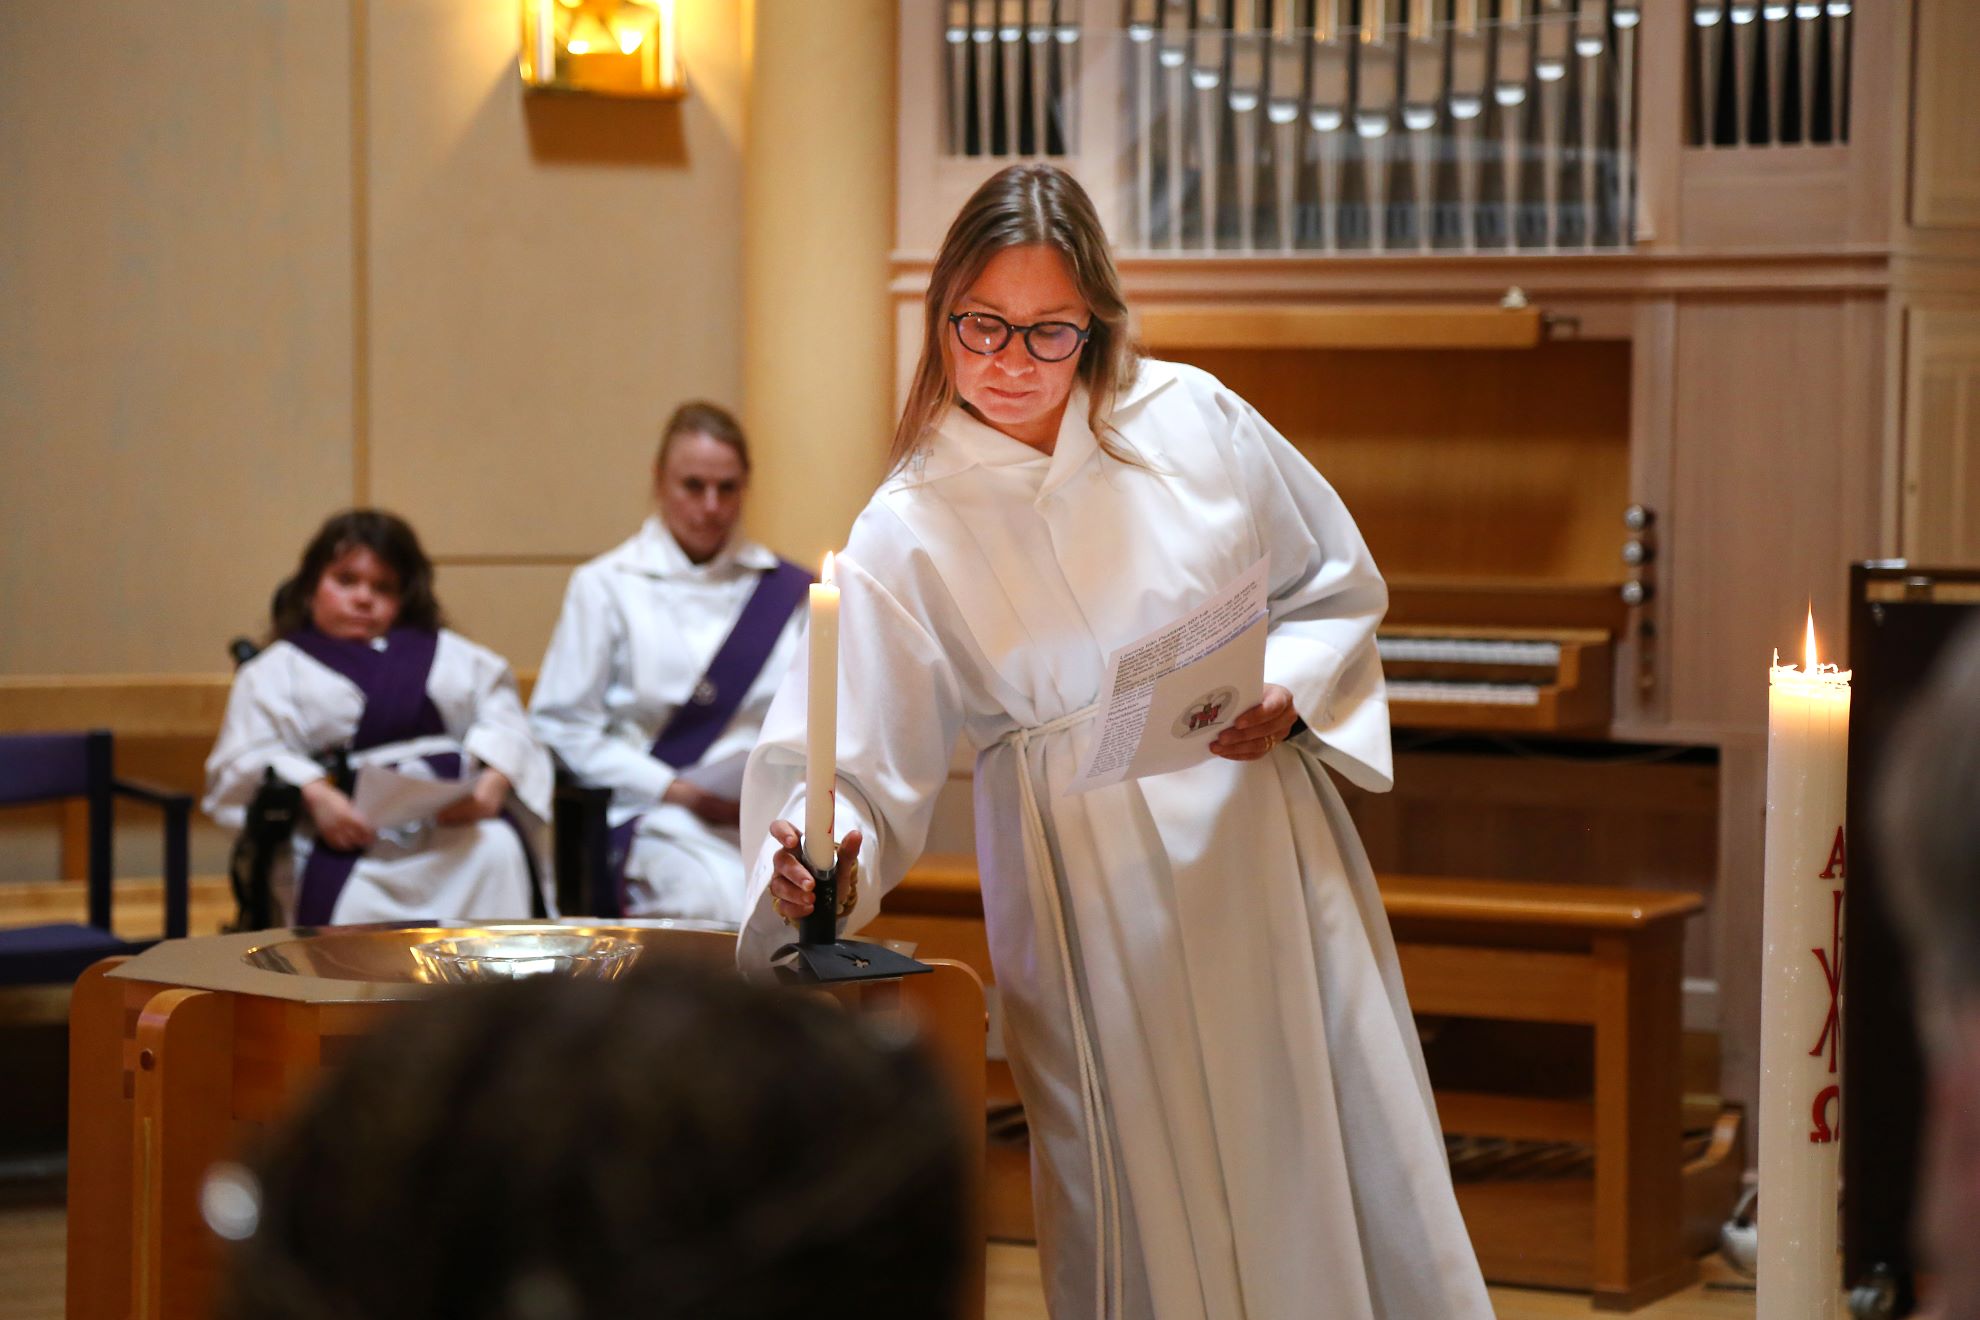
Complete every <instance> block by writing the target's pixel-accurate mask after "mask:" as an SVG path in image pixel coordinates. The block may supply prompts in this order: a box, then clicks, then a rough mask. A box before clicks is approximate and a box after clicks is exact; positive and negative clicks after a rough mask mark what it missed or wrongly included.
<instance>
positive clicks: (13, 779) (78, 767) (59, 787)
mask: <svg viewBox="0 0 1980 1320" xmlns="http://www.w3.org/2000/svg"><path fill="white" fill-rule="evenodd" d="M88 792H89V735H88V734H86V733H16V734H8V735H6V736H5V737H0V802H45V801H47V800H48V799H50V798H63V797H81V796H83V795H84V794H86V793H88Z"/></svg>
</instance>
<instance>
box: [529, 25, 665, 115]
mask: <svg viewBox="0 0 1980 1320" xmlns="http://www.w3.org/2000/svg"><path fill="white" fill-rule="evenodd" d="M675 3H676V0H522V59H521V61H520V62H521V66H522V80H523V86H524V87H526V88H528V89H529V90H531V91H549V92H582V93H587V94H590V95H593V96H638V97H652V98H659V99H665V100H672V99H676V98H679V97H682V96H685V95H687V81H686V79H685V78H684V77H683V76H682V73H681V44H680V31H679V27H678V25H677V23H676V21H675V13H674V9H675Z"/></svg>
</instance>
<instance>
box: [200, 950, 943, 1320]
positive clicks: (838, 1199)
mask: <svg viewBox="0 0 1980 1320" xmlns="http://www.w3.org/2000/svg"><path fill="white" fill-rule="evenodd" d="M963 1149H964V1148H963V1142H962V1138H961V1134H960V1130H959V1128H958V1126H957V1123H956V1116H955V1111H954V1109H953V1106H952V1103H951V1101H950V1099H949V1097H948V1095H947V1093H946V1092H945V1091H944V1090H943V1088H942V1086H941V1083H940V1081H939V1079H938V1078H937V1076H936V1074H935V1073H934V1071H933V1068H932V1067H931V1065H930V1064H929V1062H928V1061H927V1059H926V1058H925V1057H924V1056H923V1055H922V1053H921V1052H920V1050H919V1049H918V1048H915V1047H913V1046H911V1045H910V1044H908V1043H907V1042H905V1041H902V1040H897V1039H887V1038H882V1037H880V1036H878V1035H876V1034H875V1033H874V1031H873V1030H872V1029H870V1028H869V1027H868V1026H866V1025H864V1024H863V1023H862V1022H861V1021H860V1020H859V1019H857V1018H856V1017H854V1016H852V1015H851V1014H849V1013H847V1012H845V1011H843V1010H841V1009H840V1008H839V1007H838V1006H837V1005H835V1004H834V1003H832V1002H830V1001H826V1000H820V999H818V998H815V997H812V996H808V995H802V994H798V993H793V992H788V991H784V992H780V991H777V990H773V989H768V988H763V987H758V986H752V985H748V984H745V983H744V982H743V981H742V980H741V979H740V978H738V977H736V976H735V975H734V973H732V972H730V973H727V974H724V973H723V972H721V971H717V970H709V969H702V968H698V967H693V966H687V965H682V964H678V963H675V964H668V963H662V964H660V965H658V966H653V967H646V966H642V967H641V968H640V969H639V970H638V971H636V972H634V973H633V974H631V975H629V976H627V977H625V978H624V979H622V980H619V981H616V982H596V981H572V980H562V979H551V978H547V977H545V978H537V979H534V980H529V981H524V982H521V983H516V984H507V985H492V986H486V987H476V988H473V989H469V990H465V991H460V992H455V993H451V994H448V995H446V996H443V997H439V998H436V999H435V1000H434V1001H432V1002H431V1003H427V1004H422V1005H419V1006H417V1007H415V1008H411V1009H408V1010H407V1011H406V1012H405V1013H404V1014H403V1015H402V1016H400V1017H397V1018H395V1019H394V1020H393V1021H392V1022H391V1023H389V1024H388V1025H387V1026H386V1027H385V1029H383V1030H382V1031H380V1032H378V1033H377V1034H375V1035H373V1036H370V1037H367V1038H365V1039H363V1040H362V1041H360V1042H359V1043H358V1044H357V1045H356V1046H355V1047H354V1048H353V1049H352V1050H351V1051H350V1053H349V1055H348V1056H347V1057H346V1059H345V1061H344V1062H343V1063H342V1064H341V1065H340V1067H339V1069H338V1070H337V1071H336V1072H335V1074H333V1075H332V1076H330V1077H329V1078H328V1079H327V1081H326V1082H325V1084H324V1085H323V1086H322V1087H321V1088H320V1089H319V1090H318V1092H317V1093H316V1094H315V1095H314V1096H313V1098H312V1099H311V1101H310V1102H309V1104H308V1106H307V1108H306V1109H305V1110H304V1111H303V1112H302V1113H301V1114H299V1115H298V1116H297V1118H296V1120H295V1121H294V1122H292V1123H291V1124H290V1125H289V1126H288V1127H287V1128H286V1130H284V1131H282V1132H280V1133H279V1134H278V1135H277V1136H276V1137H275V1139H274V1140H273V1142H272V1144H271V1146H270V1148H269V1149H268V1151H267V1152H266V1156H265V1158H264V1159H263V1160H262V1162H261V1164H260V1166H259V1182H260V1195H259V1202H260V1205H259V1209H258V1212H256V1213H255V1214H253V1215H252V1216H250V1218H251V1220H252V1231H251V1232H248V1233H247V1235H246V1236H245V1237H244V1239H243V1240H242V1241H241V1242H240V1243H239V1244H238V1246H237V1248H236V1252H235V1255H234V1257H233V1260H232V1262H231V1272H230V1276H229V1280H228V1286H227V1287H225V1288H224V1289H223V1293H224V1294H225V1300H224V1302H223V1304H222V1307H221V1310H220V1312H219V1314H220V1315H221V1316H223V1317H229V1318H230V1320H247V1318H248V1317H254V1318H255V1320H305V1318H308V1320H332V1318H333V1317H335V1318H336V1320H360V1318H362V1320H390V1318H394V1317H406V1318H407V1320H411V1318H412V1317H420V1318H421V1320H431V1318H433V1317H452V1316H458V1317H475V1318H476V1320H593V1318H594V1317H596V1318H598V1320H604V1318H605V1317H615V1318H616V1317H627V1316H639V1317H642V1318H643V1320H644V1318H652V1320H666V1318H670V1317H683V1318H684V1320H685V1318H686V1317H695V1318H696V1320H758V1318H762V1317H784V1316H790V1317H797V1316H806V1317H811V1316H818V1315H831V1314H853V1313H858V1314H861V1315H871V1316H879V1317H900V1318H901V1320H907V1318H908V1317H932V1316H946V1315H950V1314H953V1312H954V1304H955V1301H956V1298H957V1296H958V1288H959V1276H960V1271H961V1262H962V1232H963V1188H964V1166H963Z"/></svg>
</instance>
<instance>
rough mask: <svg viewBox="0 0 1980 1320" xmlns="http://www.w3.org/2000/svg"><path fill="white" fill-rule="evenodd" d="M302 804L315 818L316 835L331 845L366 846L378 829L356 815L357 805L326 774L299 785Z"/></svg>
mask: <svg viewBox="0 0 1980 1320" xmlns="http://www.w3.org/2000/svg"><path fill="white" fill-rule="evenodd" d="M302 798H303V805H304V806H306V807H308V808H309V818H310V819H311V820H313V821H315V822H316V837H317V838H319V839H321V840H323V841H324V842H325V843H327V844H329V845H330V846H331V847H332V848H340V849H342V850H343V851H345V852H356V851H357V850H359V849H360V848H369V847H370V846H371V845H372V843H373V842H374V841H375V840H376V839H377V838H378V835H377V833H376V832H375V831H374V830H373V829H372V828H371V826H370V825H369V824H368V823H366V821H365V819H364V817H363V816H360V815H358V809H357V806H356V805H355V804H354V803H352V801H351V800H350V799H349V798H348V797H345V796H344V794H343V793H342V792H341V791H340V790H339V789H338V787H337V786H336V785H335V784H333V783H331V782H330V781H329V779H328V778H324V779H312V780H311V781H310V782H309V783H307V784H304V785H303V787H302Z"/></svg>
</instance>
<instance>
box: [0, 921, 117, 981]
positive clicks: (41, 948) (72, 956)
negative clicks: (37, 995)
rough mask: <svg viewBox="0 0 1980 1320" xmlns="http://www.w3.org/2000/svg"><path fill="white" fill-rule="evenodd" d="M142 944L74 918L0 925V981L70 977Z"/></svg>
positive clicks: (69, 979) (65, 978)
mask: <svg viewBox="0 0 1980 1320" xmlns="http://www.w3.org/2000/svg"><path fill="white" fill-rule="evenodd" d="M144 947H145V945H144V944H127V943H125V942H124V941H123V940H120V939H118V938H117V937H116V936H115V935H112V934H111V933H110V932H109V931H107V930H98V929H97V928H96V927H94V926H83V925H78V924H76V923H75V922H59V923H56V924H52V925H47V926H16V927H12V928H9V929H0V985H55V984H59V983H61V982H63V981H73V980H75V979H76V978H77V977H78V976H80V975H82V973H83V970H84V969H85V968H87V967H88V966H89V965H90V964H91V963H93V962H96V961H98V960H100V959H103V958H112V957H115V956H116V955H118V954H122V953H132V952H134V951H136V950H137V949H141V948H144Z"/></svg>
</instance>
